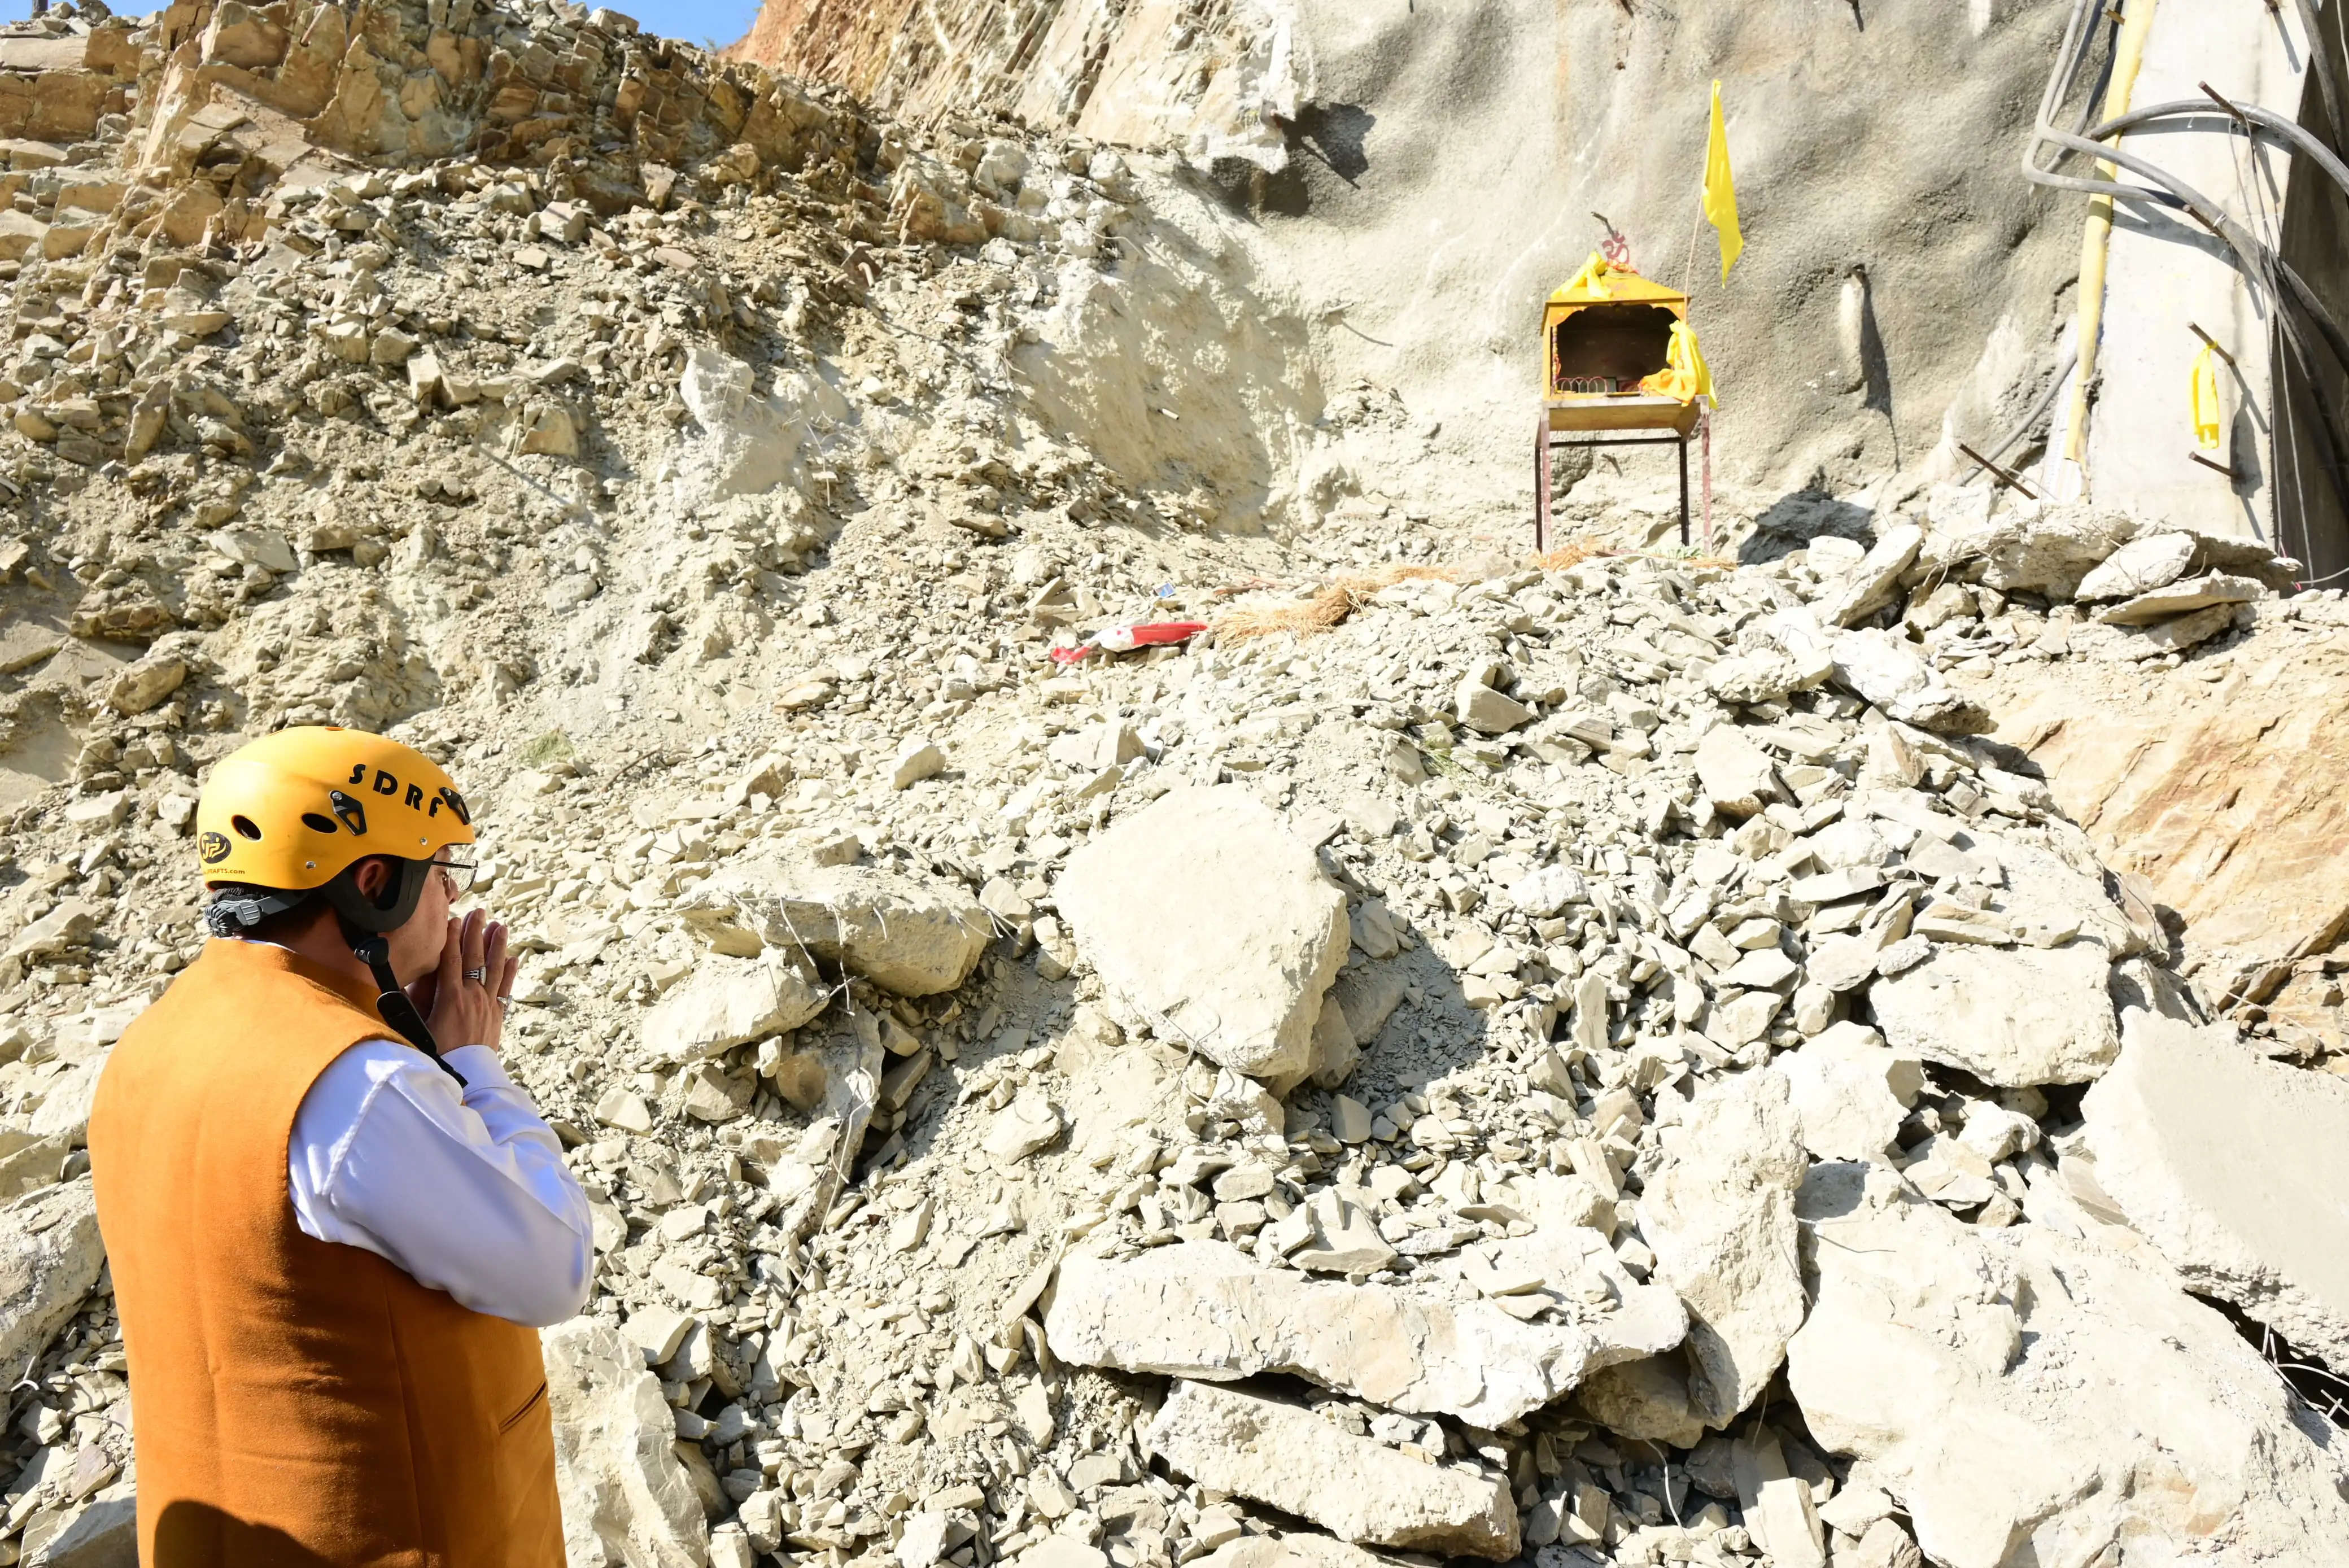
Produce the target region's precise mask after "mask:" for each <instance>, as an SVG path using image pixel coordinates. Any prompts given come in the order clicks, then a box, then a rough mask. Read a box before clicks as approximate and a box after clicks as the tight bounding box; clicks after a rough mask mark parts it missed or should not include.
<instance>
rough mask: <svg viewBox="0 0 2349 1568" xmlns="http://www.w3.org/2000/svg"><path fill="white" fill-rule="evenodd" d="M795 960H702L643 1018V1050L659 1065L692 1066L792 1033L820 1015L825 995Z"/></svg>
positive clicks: (783, 957) (787, 956)
mask: <svg viewBox="0 0 2349 1568" xmlns="http://www.w3.org/2000/svg"><path fill="white" fill-rule="evenodd" d="M795 957H796V955H793V954H781V953H777V954H767V955H765V956H764V957H761V958H757V959H745V958H724V957H719V956H716V955H712V956H710V957H707V958H704V959H703V960H702V961H701V962H700V963H699V964H698V965H695V966H694V970H693V973H692V974H691V975H688V976H686V978H685V979H684V980H683V981H682V982H680V983H679V984H678V985H676V986H675V987H674V988H673V989H671V990H670V992H669V993H668V995H666V996H663V997H662V998H661V999H660V1001H659V1002H658V1003H657V1004H656V1005H655V1006H654V1007H653V1010H652V1011H651V1012H650V1013H648V1014H647V1015H646V1016H645V1045H646V1047H647V1049H649V1050H650V1051H651V1052H652V1053H653V1054H654V1055H655V1056H657V1057H659V1058H660V1059H661V1060H663V1061H665V1062H696V1061H699V1060H701V1059H702V1058H704V1057H714V1056H716V1055H718V1054H719V1052H721V1051H725V1050H729V1049H730V1048H732V1047H735V1046H739V1045H742V1044H744V1043H746V1042H748V1041H750V1040H756V1039H761V1038H763V1037H766V1036H768V1035H779V1034H781V1033H782V1032H783V1031H784V1030H786V1029H796V1028H798V1027H799V1026H801V1025H802V1024H804V1023H806V1022H807V1021H808V1020H809V1019H810V1018H812V1017H814V1016H816V1015H817V1014H819V1013H821V1012H823V1005H824V1000H825V997H826V995H827V993H826V991H825V989H824V986H823V982H822V981H820V980H819V979H817V978H816V977H815V976H814V975H811V974H810V973H808V970H807V966H806V965H805V964H804V962H803V961H795Z"/></svg>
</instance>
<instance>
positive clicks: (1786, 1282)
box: [1583, 1068, 1806, 1442]
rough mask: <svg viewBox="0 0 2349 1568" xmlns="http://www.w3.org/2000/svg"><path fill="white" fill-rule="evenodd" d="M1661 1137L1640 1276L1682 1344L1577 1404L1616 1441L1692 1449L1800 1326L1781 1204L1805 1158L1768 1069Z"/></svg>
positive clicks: (1741, 1401) (1618, 1372)
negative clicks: (1654, 1441) (1677, 1328)
mask: <svg viewBox="0 0 2349 1568" xmlns="http://www.w3.org/2000/svg"><path fill="white" fill-rule="evenodd" d="M1662 1138H1663V1140H1664V1150H1665V1155H1664V1160H1663V1162H1662V1164H1661V1165H1660V1166H1658V1167H1657V1169H1656V1172H1655V1174H1654V1175H1652V1176H1651V1177H1650V1178H1649V1179H1648V1184H1647V1189H1646V1191H1645V1192H1644V1193H1643V1194H1642V1195H1641V1197H1640V1230H1641V1233H1643V1234H1644V1235H1645V1237H1646V1239H1647V1243H1648V1245H1649V1246H1650V1247H1651V1248H1652V1249H1653V1250H1654V1252H1655V1254H1656V1267H1655V1272H1654V1274H1653V1275H1652V1276H1651V1277H1652V1278H1653V1279H1655V1280H1656V1281H1658V1282H1660V1283H1661V1284H1668V1285H1670V1286H1671V1288H1672V1290H1673V1291H1674V1292H1675V1293H1677V1294H1678V1295H1679V1296H1680V1298H1681V1302H1682V1305H1684V1306H1686V1307H1687V1308H1688V1315H1689V1332H1688V1340H1687V1343H1686V1344H1685V1346H1683V1347H1682V1351H1681V1353H1680V1356H1679V1357H1668V1358H1664V1359H1662V1360H1661V1361H1657V1362H1649V1363H1641V1364H1639V1365H1637V1366H1635V1367H1623V1368H1619V1369H1610V1370H1609V1371H1607V1372H1602V1373H1600V1374H1599V1376H1598V1377H1594V1378H1593V1379H1592V1380H1591V1383H1590V1386H1589V1387H1588V1388H1587V1389H1586V1390H1585V1392H1584V1395H1583V1404H1584V1407H1585V1408H1587V1409H1588V1410H1590V1411H1591V1412H1592V1413H1593V1414H1594V1415H1599V1417H1600V1418H1602V1419H1608V1418H1610V1417H1611V1418H1613V1420H1612V1421H1611V1422H1610V1424H1615V1425H1616V1429H1618V1430H1623V1431H1626V1432H1627V1435H1631V1436H1653V1437H1656V1438H1658V1439H1661V1440H1671V1441H1683V1440H1685V1441H1689V1442H1692V1441H1694V1440H1695V1434H1696V1433H1697V1432H1698V1431H1699V1430H1700V1429H1703V1428H1713V1429H1719V1428H1722V1427H1724V1426H1727V1425H1728V1424H1729V1422H1730V1421H1731V1420H1732V1419H1733V1418H1735V1417H1736V1415H1737V1413H1738V1412H1739V1411H1741V1410H1743V1409H1744V1408H1745V1407H1746V1406H1747V1405H1749V1404H1751V1403H1753V1401H1754V1397H1755V1396H1756V1395H1758V1394H1760V1393H1761V1391H1762V1390H1763V1388H1764V1387H1767V1386H1768V1384H1769V1381H1770V1379H1771V1377H1773V1376H1774V1375H1775V1373H1776V1372H1777V1370H1778V1366H1779V1363H1780V1362H1781V1361H1783V1360H1784V1359H1785V1351H1786V1339H1787V1336H1789V1335H1791V1334H1793V1333H1794V1332H1795V1329H1796V1328H1798V1327H1800V1326H1802V1322H1803V1281H1802V1273H1801V1270H1800V1267H1799V1266H1798V1264H1797V1263H1796V1260H1795V1232H1796V1226H1795V1191H1797V1190H1798V1189H1799V1188H1800V1187H1801V1186H1802V1182H1803V1171H1804V1167H1805V1165H1806V1160H1805V1157H1804V1153H1803V1143H1802V1135H1801V1130H1800V1124H1799V1122H1798V1121H1797V1119H1796V1117H1795V1108H1794V1104H1793V1101H1792V1099H1791V1097H1790V1095H1789V1093H1788V1089H1787V1084H1786V1079H1785V1077H1784V1076H1783V1075H1781V1074H1780V1073H1779V1072H1777V1071H1776V1070H1775V1068H1765V1069H1764V1070H1763V1071H1760V1072H1754V1073H1746V1074H1743V1075H1740V1076H1737V1077H1734V1078H1727V1079H1724V1080H1723V1081H1721V1082H1718V1083H1716V1084H1714V1085H1713V1086H1711V1087H1710V1088H1707V1089H1706V1090H1705V1092H1704V1093H1702V1094H1701V1095H1699V1096H1698V1097H1697V1099H1696V1100H1695V1101H1694V1103H1693V1104H1692V1105H1691V1106H1690V1107H1689V1109H1687V1110H1685V1111H1684V1112H1682V1116H1681V1119H1680V1122H1679V1124H1678V1125H1677V1126H1673V1127H1667V1128H1665V1129H1663V1130H1662Z"/></svg>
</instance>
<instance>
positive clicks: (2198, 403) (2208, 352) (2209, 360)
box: [2192, 343, 2224, 452]
mask: <svg viewBox="0 0 2349 1568" xmlns="http://www.w3.org/2000/svg"><path fill="white" fill-rule="evenodd" d="M2218 359H2219V351H2218V350H2217V349H2216V348H2215V347H2213V346H2211V345H2209V344H2207V343H2206V344H2204V345H2203V346H2202V352H2201V353H2199V354H2198V355H2196V356H2194V389H2193V393H2192V397H2193V403H2194V439H2195V440H2196V441H2197V442H2199V444H2200V446H2201V448H2202V449H2203V450H2204V451H2206V452H2215V451H2217V450H2218V449H2219V439H2220V426H2221V425H2222V424H2223V423H2224V420H2223V419H2222V418H2221V417H2220V411H2219V365H2218Z"/></svg>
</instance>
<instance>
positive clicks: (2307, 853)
mask: <svg viewBox="0 0 2349 1568" xmlns="http://www.w3.org/2000/svg"><path fill="white" fill-rule="evenodd" d="M2323 631H2324V628H2323V627H2314V626H2313V627H2311V628H2309V634H2310V635H2311V636H2312V638H2317V639H2322V638H2323ZM2329 641H2330V643H2331V644H2333V645H2338V643H2339V636H2338V634H2337V633H2335V634H2333V636H2332V637H2331V638H2330V639H2329ZM2325 645H2326V641H2324V640H2317V641H2314V642H2313V643H2312V647H2313V648H2321V647H2323V646H2325ZM2337 670H2338V666H2337V665H2331V666H2328V665H2324V664H2321V663H2303V662H2302V661H2301V660H2300V659H2298V658H2296V657H2295V658H2292V659H2290V660H2288V661H2287V662H2286V663H2285V664H2284V665H2282V668H2281V669H2280V670H2279V671H2278V674H2277V678H2276V682H2275V684H2274V685H2272V686H2270V685H2268V684H2267V683H2266V681H2265V680H2264V678H2263V679H2262V681H2261V683H2260V684H2256V685H2255V684H2252V683H2251V682H2249V681H2247V680H2235V681H2230V682H2229V683H2227V684H2226V685H2225V686H2223V687H2203V686H2201V683H2199V682H2195V683H2191V684H2192V685H2193V686H2196V687H2197V688H2199V689H2198V691H2197V692H2195V693H2192V694H2188V693H2180V692H2178V691H2176V690H2175V689H2172V688H2174V687H2175V686H2176V685H2177V684H2178V683H2175V682H2166V683H2154V682H2148V683H2147V684H2146V686H2145V687H2144V689H2142V690H2133V691H2131V692H2130V693H2129V694H2128V696H2127V699H2126V700H2124V701H2121V702H2116V701H2114V700H2113V698H2112V697H2111V696H2110V695H2109V693H2108V691H2107V690H2106V687H2105V686H2102V685H2093V686H2092V685H2088V684H2085V683H2078V682H2072V681H2064V680H2060V679H2050V680H2047V681H2044V682H2039V683H2034V684H2033V685H2032V686H2024V687H2022V688H2020V689H2018V690H2017V691H2016V692H2015V694H2014V701H2013V703H2012V704H2011V705H2010V706H2009V707H2008V708H2007V710H2006V712H2005V714H2004V715H2003V716H2002V723H2001V725H2000V728H1999V737H2000V738H2001V739H2003V740H2009V741H2012V742H2013V744H2015V745H2017V746H2020V747H2022V748H2024V749H2025V750H2027V751H2029V752H2030V753H2031V755H2032V757H2033V758H2034V759H2035V760H2037V761H2038V762H2039V763H2040V765H2041V766H2042V767H2044V769H2046V770H2047V778H2048V786H2049V788H2050V789H2052V790H2053V792H2054V796H2055V798H2056V799H2057V801H2058V802H2059V803H2060V804H2061V805H2062V806H2063V808H2064V810H2065V812H2067V813H2068V814H2069V815H2070V816H2071V817H2072V818H2073V819H2074V820H2076V821H2078V822H2079V823H2080V825H2081V826H2082V828H2084V829H2085V830H2086V831H2087V833H2088V835H2089V836H2090V837H2091V838H2092V839H2093V840H2095V842H2096V844H2097V846H2098V849H2099V851H2100V852H2101V853H2102V854H2103V856H2104V857H2105V858H2106V860H2107V861H2110V862H2111V863H2112V865H2113V867H2114V869H2115V870H2116V871H2119V872H2134V873H2136V874H2137V875H2138V876H2141V877H2142V878H2143V879H2144V880H2145V883H2146V884H2147V886H2148V892H2149V894H2150V896H2151V897H2153V898H2155V899H2158V901H2159V902H2160V903H2164V904H2167V905H2168V906H2169V907H2171V908H2173V909H2175V910H2177V911H2178V913H2179V914H2180V915H2182V916H2184V917H2185V920H2186V926H2187V929H2188V931H2189V932H2190V933H2192V940H2193V943H2194V944H2195V946H2196V947H2197V948H2198V949H2199V950H2200V951H2201V952H2204V953H2206V954H2211V955H2212V956H2213V958H2214V960H2215V962H2214V963H2213V964H2211V965H2209V969H2208V970H2207V971H2206V974H2205V975H2204V976H2202V977H2201V978H2200V980H2199V984H2200V985H2201V986H2202V989H2203V990H2204V992H2205V993H2206V994H2207V995H2209V999H2210V1000H2211V1001H2212V1002H2214V1003H2223V1002H2225V1001H2227V1000H2228V999H2229V998H2230V996H2235V995H2243V994H2245V993H2246V992H2248V993H2251V995H2252V999H2254V1000H2262V999H2264V995H2263V994H2264V992H2265V991H2266V989H2267V987H2268V985H2271V984H2273V983H2274V982H2276V981H2281V980H2282V978H2283V977H2284V976H2286V975H2289V974H2290V973H2291V965H2292V964H2293V963H2295V962H2297V961H2299V960H2301V959H2304V958H2308V957H2311V956H2313V955H2316V954H2324V953H2326V952H2328V951H2330V950H2332V949H2333V947H2334V946H2335V945H2337V944H2339V943H2340V941H2341V940H2342V936H2343V934H2344V932H2349V881H2344V878H2343V877H2342V876H2341V875H2340V867H2341V864H2342V859H2343V856H2344V854H2349V820H2344V816H2343V813H2342V812H2341V811H2340V810H2338V809H2337V804H2336V803H2337V802H2338V801H2339V800H2341V799H2343V798H2344V795H2349V752H2344V749H2343V748H2341V747H2340V746H2339V745H2337V744H2335V743H2334V738H2335V737H2337V736H2339V735H2341V734H2342V733H2344V727H2349V686H2344V684H2343V683H2342V681H2341V680H2340V678H2339V676H2338V673H2337Z"/></svg>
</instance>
